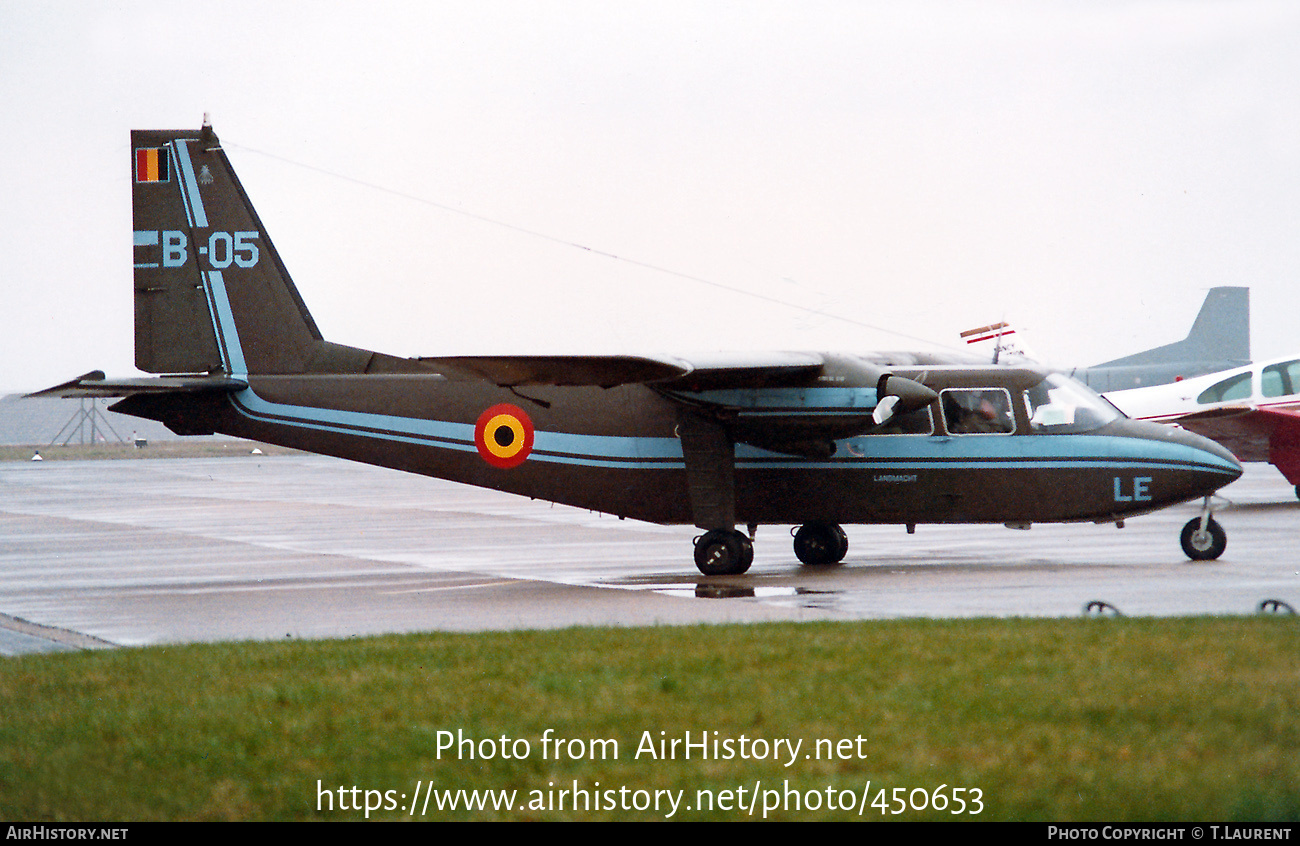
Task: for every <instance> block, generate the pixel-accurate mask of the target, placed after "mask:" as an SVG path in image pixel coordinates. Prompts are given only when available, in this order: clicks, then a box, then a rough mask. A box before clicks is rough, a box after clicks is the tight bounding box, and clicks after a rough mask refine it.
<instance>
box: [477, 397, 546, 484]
mask: <svg viewBox="0 0 1300 846" xmlns="http://www.w3.org/2000/svg"><path fill="white" fill-rule="evenodd" d="M474 446H476V447H478V454H479V455H481V456H483V460H484V461H486V462H487V463H488V464H491V465H492V466H493V467H503V468H508V467H517V466H518V465H520V464H523V463H524V459H525V458H527V457H528V453H530V452H532V451H533V421H531V420H529V419H528V415H527V414H525V413H524V412H523V409H521V408H518V407H517V406H513V405H510V404H508V403H502V404H501V405H494V406H492V407H491V408H489V409H488V410H487V411H485V412H483V413H482V414H480V415H479V417H478V424H477V425H476V426H475V427H474Z"/></svg>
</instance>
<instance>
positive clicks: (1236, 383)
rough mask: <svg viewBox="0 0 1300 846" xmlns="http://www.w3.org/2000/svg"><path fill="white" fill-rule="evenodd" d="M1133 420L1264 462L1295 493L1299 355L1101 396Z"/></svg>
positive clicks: (1299, 456)
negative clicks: (1175, 429)
mask: <svg viewBox="0 0 1300 846" xmlns="http://www.w3.org/2000/svg"><path fill="white" fill-rule="evenodd" d="M1103 396H1105V397H1106V398H1107V399H1108V400H1110V401H1111V402H1112V403H1114V404H1115V405H1116V406H1117V407H1118V408H1119V409H1120V411H1123V412H1124V413H1125V414H1127V415H1128V416H1129V417H1133V418H1136V419H1138V420H1151V421H1154V422H1157V423H1176V424H1178V425H1179V426H1182V427H1183V428H1184V429H1187V430H1189V431H1192V432H1195V433H1196V434H1198V435H1203V436H1204V437H1207V438H1210V439H1212V440H1215V441H1218V442H1219V443H1220V444H1222V445H1223V446H1225V447H1227V448H1228V449H1229V450H1231V451H1232V452H1233V454H1234V455H1236V456H1237V458H1238V459H1239V460H1241V461H1267V462H1269V463H1270V464H1272V465H1273V466H1274V467H1276V468H1277V469H1278V470H1281V471H1282V475H1283V476H1285V477H1286V480H1287V481H1288V482H1290V483H1291V484H1293V485H1295V486H1296V496H1298V497H1300V358H1283V359H1275V360H1273V361H1263V362H1256V363H1255V364H1251V365H1249V366H1246V367H1238V368H1235V369H1233V370H1224V371H1221V372H1219V373H1210V374H1207V375H1205V376H1197V377H1196V378H1194V379H1183V380H1182V381H1179V382H1173V383H1170V384H1168V385H1153V386H1151V387H1149V388H1133V389H1130V390H1127V391H1112V392H1110V393H1107V394H1104V395H1103Z"/></svg>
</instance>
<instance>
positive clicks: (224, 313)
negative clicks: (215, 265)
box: [207, 270, 248, 379]
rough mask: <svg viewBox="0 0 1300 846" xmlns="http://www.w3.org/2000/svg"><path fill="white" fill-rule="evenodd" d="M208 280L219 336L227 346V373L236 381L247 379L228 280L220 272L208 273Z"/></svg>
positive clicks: (246, 369) (212, 271) (246, 366)
mask: <svg viewBox="0 0 1300 846" xmlns="http://www.w3.org/2000/svg"><path fill="white" fill-rule="evenodd" d="M207 278H208V285H207V287H208V289H209V290H210V291H212V307H213V309H214V310H215V311H216V322H217V334H218V335H220V336H221V337H222V341H223V345H224V346H225V356H226V372H227V373H229V374H230V375H231V376H233V377H234V378H236V379H247V378H248V365H246V364H245V363H244V348H243V347H242V346H240V343H239V330H238V329H236V328H235V315H234V313H233V312H232V311H231V310H230V297H229V296H227V295H226V280H225V278H224V277H223V276H222V275H221V271H219V270H209V271H207Z"/></svg>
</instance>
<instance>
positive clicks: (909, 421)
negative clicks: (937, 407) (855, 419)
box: [866, 405, 934, 435]
mask: <svg viewBox="0 0 1300 846" xmlns="http://www.w3.org/2000/svg"><path fill="white" fill-rule="evenodd" d="M932 432H934V421H933V420H932V419H931V417H930V406H928V405H927V406H926V407H925V408H918V409H917V410H916V411H909V412H908V413H906V414H900V415H898V416H897V417H895V418H893V419H892V420H889V421H888V422H887V423H885V424H884V425H883V426H876V427H875V428H872V429H869V430H867V432H866V434H868V435H929V434H931V433H932Z"/></svg>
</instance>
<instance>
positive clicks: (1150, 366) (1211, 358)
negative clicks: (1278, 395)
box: [1070, 286, 1250, 394]
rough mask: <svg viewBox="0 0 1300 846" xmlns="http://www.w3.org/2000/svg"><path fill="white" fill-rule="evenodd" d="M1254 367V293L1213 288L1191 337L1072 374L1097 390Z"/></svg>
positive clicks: (1112, 389)
mask: <svg viewBox="0 0 1300 846" xmlns="http://www.w3.org/2000/svg"><path fill="white" fill-rule="evenodd" d="M1246 364H1250V289H1249V288H1241V287H1232V286H1221V287H1218V288H1211V289H1210V290H1209V293H1207V294H1206V295H1205V302H1203V303H1201V310H1200V311H1199V312H1198V313H1197V315H1196V320H1195V321H1193V322H1192V329H1191V331H1190V332H1188V333H1187V337H1186V338H1184V339H1183V340H1181V341H1176V342H1174V343H1172V344H1165V345H1164V346H1162V347H1156V348H1154V349H1150V350H1144V351H1142V352H1140V353H1134V354H1133V355H1126V356H1124V357H1123V358H1117V359H1115V360H1114V361H1106V362H1103V363H1101V364H1094V365H1093V366H1092V367H1085V368H1080V369H1078V370H1074V371H1071V372H1070V375H1071V376H1073V377H1074V378H1076V379H1078V380H1079V381H1080V382H1083V383H1084V384H1086V385H1087V386H1088V387H1090V388H1092V389H1093V390H1094V391H1096V392H1098V393H1100V394H1105V393H1107V392H1109V391H1124V390H1129V389H1132V388H1143V387H1149V386H1151V385H1163V384H1167V383H1169V382H1177V381H1179V380H1182V379H1190V378H1191V377H1193V376H1201V375H1204V374H1206V373H1217V372H1219V371H1221V370H1228V369H1229V368H1233V367H1241V366H1242V365H1246Z"/></svg>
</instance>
